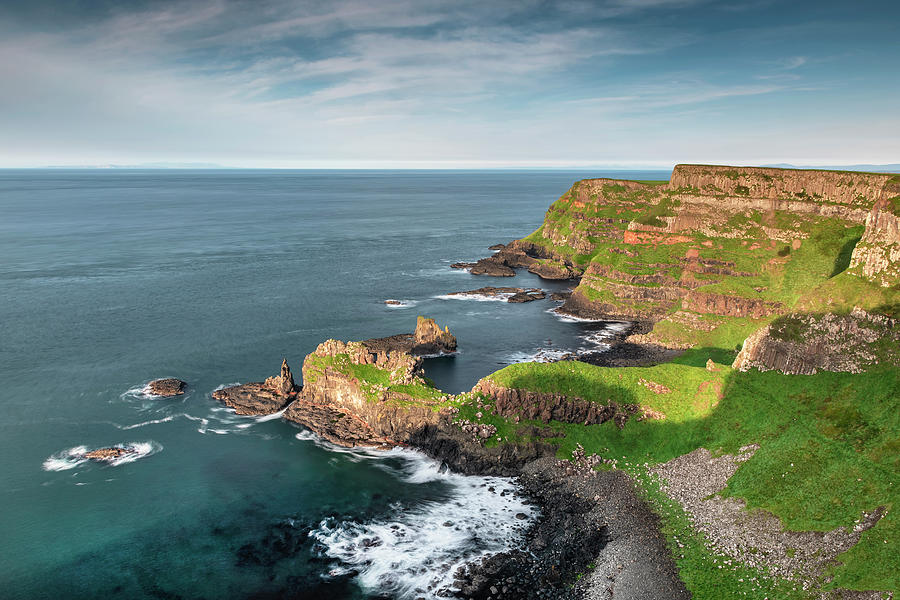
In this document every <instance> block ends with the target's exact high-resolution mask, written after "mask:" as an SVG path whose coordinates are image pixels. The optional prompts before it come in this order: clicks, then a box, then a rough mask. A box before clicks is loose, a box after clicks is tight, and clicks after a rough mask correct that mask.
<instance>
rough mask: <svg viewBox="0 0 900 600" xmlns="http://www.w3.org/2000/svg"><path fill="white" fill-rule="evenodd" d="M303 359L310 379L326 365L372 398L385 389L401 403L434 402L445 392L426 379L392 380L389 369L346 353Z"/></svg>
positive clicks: (314, 377)
mask: <svg viewBox="0 0 900 600" xmlns="http://www.w3.org/2000/svg"><path fill="white" fill-rule="evenodd" d="M306 360H307V362H306V363H305V366H306V369H305V370H304V376H305V377H306V379H307V380H308V381H309V382H310V383H313V382H315V381H316V378H317V377H318V375H319V374H321V373H324V372H325V369H332V370H334V371H337V372H339V373H343V374H345V375H347V376H348V377H350V378H353V379H356V380H357V381H358V383H359V386H360V389H361V390H362V392H363V393H364V394H365V396H366V399H367V400H369V401H370V402H375V401H377V400H379V399H380V398H382V397H383V395H384V393H386V394H387V395H388V397H389V398H390V399H391V400H392V401H396V402H401V403H404V402H405V403H415V402H416V401H427V402H429V403H435V402H438V401H440V400H441V398H442V397H444V396H446V394H444V393H443V392H442V391H441V390H439V389H437V388H435V387H434V386H433V385H430V382H429V381H427V380H417V381H413V382H412V383H394V382H393V381H392V380H391V372H390V371H388V370H386V369H380V368H378V367H376V366H375V365H361V364H357V363H355V362H353V361H352V360H351V358H350V356H349V355H348V354H336V355H335V356H318V355H315V354H310V355H309V356H308V357H307V359H306Z"/></svg>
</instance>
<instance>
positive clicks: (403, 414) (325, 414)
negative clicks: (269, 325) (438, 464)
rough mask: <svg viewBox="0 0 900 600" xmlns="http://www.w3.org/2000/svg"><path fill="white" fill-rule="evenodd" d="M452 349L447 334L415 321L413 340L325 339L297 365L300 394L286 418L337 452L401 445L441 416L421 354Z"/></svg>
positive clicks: (429, 323)
mask: <svg viewBox="0 0 900 600" xmlns="http://www.w3.org/2000/svg"><path fill="white" fill-rule="evenodd" d="M455 350H456V338H455V337H454V336H453V335H452V334H451V333H450V331H449V329H448V328H446V327H445V328H444V329H441V328H440V327H438V325H437V324H436V323H435V321H434V319H429V318H426V317H421V316H420V317H419V318H418V319H417V323H416V331H415V332H414V333H411V334H400V335H395V336H390V337H385V338H374V339H370V340H365V341H362V342H342V341H339V340H326V341H325V342H322V343H321V344H319V346H318V347H317V348H316V350H315V352H313V353H312V354H309V355H308V356H307V357H306V359H305V360H304V361H303V382H304V387H303V393H302V395H301V396H300V397H299V398H297V400H296V401H295V402H294V403H293V404H291V406H290V407H288V409H287V410H286V411H285V414H284V418H285V419H287V420H289V421H293V422H295V423H297V424H299V425H302V426H304V427H307V428H309V429H311V430H312V431H314V432H316V433H317V434H318V435H320V436H322V437H324V438H325V439H327V440H328V441H330V442H332V443H335V444H338V445H341V446H393V445H398V444H406V443H408V440H409V438H410V436H411V435H413V434H414V433H415V432H417V431H420V430H421V429H423V428H424V427H426V426H428V425H435V424H437V423H438V422H439V420H440V418H441V416H442V415H446V414H447V413H446V411H443V412H442V411H440V410H438V406H437V405H438V404H439V403H440V399H441V398H443V399H446V397H444V396H442V395H441V394H440V392H439V391H437V390H434V388H431V387H430V386H429V385H428V384H427V383H426V382H425V380H424V379H423V377H422V356H423V355H430V354H442V353H447V352H453V351H455ZM397 386H399V387H397ZM413 389H417V390H419V391H420V395H418V396H416V395H413V391H412V390H413ZM398 390H402V391H398Z"/></svg>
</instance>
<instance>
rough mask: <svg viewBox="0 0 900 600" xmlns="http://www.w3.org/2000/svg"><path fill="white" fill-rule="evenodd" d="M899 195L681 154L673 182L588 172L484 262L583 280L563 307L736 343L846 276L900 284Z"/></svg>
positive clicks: (883, 182) (885, 188) (661, 332)
mask: <svg viewBox="0 0 900 600" xmlns="http://www.w3.org/2000/svg"><path fill="white" fill-rule="evenodd" d="M896 206H900V178H898V176H894V175H890V174H877V173H855V172H840V171H816V170H796V169H769V168H752V167H726V166H708V165H678V166H676V167H675V169H674V171H673V173H672V177H671V179H670V181H668V182H658V183H656V182H649V183H642V182H635V181H619V180H612V179H587V180H583V181H579V182H576V183H575V184H574V185H573V186H572V187H571V188H570V189H569V190H568V191H567V192H566V193H565V194H563V196H562V197H560V198H559V200H557V201H556V202H554V203H553V205H552V206H550V208H549V209H548V211H547V213H546V215H545V218H544V222H543V224H542V225H541V227H540V228H539V229H538V230H537V231H535V232H534V233H532V234H531V235H529V236H527V237H526V238H523V239H521V240H516V241H514V242H512V243H510V244H508V245H507V246H505V247H504V248H503V249H501V250H500V251H499V252H497V254H495V255H494V256H493V257H489V258H488V259H484V261H481V262H483V264H493V265H499V266H500V267H501V268H504V269H508V270H509V271H510V272H514V269H516V268H527V269H528V270H529V271H531V272H534V273H537V274H539V275H542V276H545V275H546V276H548V277H550V278H572V279H576V280H577V281H578V285H577V287H576V288H575V291H574V293H573V294H572V295H571V297H570V298H569V299H567V300H566V301H565V303H564V304H563V305H562V306H561V307H560V309H559V310H560V311H561V312H564V313H569V314H572V315H575V316H579V317H584V318H591V319H610V320H631V321H638V322H643V323H646V325H645V329H650V328H651V327H652V329H653V331H652V332H651V334H650V335H649V336H648V337H647V338H646V341H652V342H656V343H661V344H664V345H669V346H672V347H689V346H691V345H693V344H695V343H697V342H698V341H699V340H700V339H705V338H709V337H710V336H715V335H716V332H715V330H717V329H721V330H722V331H724V328H730V329H731V332H730V335H731V339H732V341H733V343H734V344H737V343H739V342H740V341H741V340H742V339H743V337H745V335H746V334H749V333H750V332H752V331H754V330H755V329H758V328H759V327H761V326H764V325H765V324H767V323H768V322H769V321H771V320H772V319H774V318H776V317H778V316H780V315H786V314H788V313H790V312H791V311H792V309H793V308H794V307H795V305H796V304H797V302H798V301H799V300H800V299H801V298H802V297H804V296H805V295H807V294H810V293H811V292H812V291H813V290H815V289H817V287H818V286H821V285H822V284H825V283H826V282H828V281H829V280H831V279H832V278H834V277H835V276H837V275H839V274H841V273H845V272H846V273H848V274H849V275H852V276H853V277H856V278H859V279H860V280H862V281H863V282H871V283H876V284H878V285H880V286H882V287H890V286H892V285H894V284H896V283H897V281H898V280H900V279H898V272H900V266H898V259H900V234H898V222H900V220H898V217H897V214H896V213H897V212H898V211H897V209H895V208H894V207H896ZM485 261H486V262H485ZM473 272H475V271H474V270H473ZM841 281H843V279H842V280H841ZM851 285H856V284H851ZM851 306H852V305H851ZM861 307H862V308H865V309H870V310H873V309H875V306H874V305H867V304H865V303H863V304H862V305H861ZM849 308H850V307H848V308H847V310H849ZM654 324H656V326H655V327H653V325H654ZM734 324H737V325H738V326H737V327H735V326H733V325H734ZM711 332H712V333H711Z"/></svg>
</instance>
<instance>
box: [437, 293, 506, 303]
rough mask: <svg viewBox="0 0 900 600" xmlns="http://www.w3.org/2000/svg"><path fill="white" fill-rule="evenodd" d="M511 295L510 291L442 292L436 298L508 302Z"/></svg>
mask: <svg viewBox="0 0 900 600" xmlns="http://www.w3.org/2000/svg"><path fill="white" fill-rule="evenodd" d="M510 296H512V294H510V293H501V294H497V295H491V296H488V295H486V294H442V295H440V296H435V298H436V299H438V300H471V301H473V302H506V301H507V300H508V299H509V297H510Z"/></svg>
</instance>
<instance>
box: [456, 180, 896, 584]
mask: <svg viewBox="0 0 900 600" xmlns="http://www.w3.org/2000/svg"><path fill="white" fill-rule="evenodd" d="M719 173H720V174H724V175H725V176H726V177H732V178H733V179H737V178H738V177H740V172H739V170H738V169H730V170H727V171H725V172H722V171H720V172H719ZM786 173H789V171H786ZM776 177H777V175H776ZM763 178H764V179H767V177H763ZM768 179H771V177H768ZM895 180H896V181H893V180H892V183H890V184H889V185H897V186H900V176H897V177H895ZM641 183H648V184H649V183H651V182H641ZM663 183H665V182H657V183H656V184H654V185H653V187H647V188H636V189H629V186H628V185H625V184H619V183H614V182H608V181H606V182H594V183H590V182H579V183H577V184H576V185H574V186H573V187H572V189H571V190H570V191H569V192H567V194H565V195H563V197H562V198H561V199H560V200H559V201H558V202H557V203H555V204H554V205H553V206H552V207H551V208H550V210H548V212H547V217H546V219H545V222H544V224H543V225H542V227H541V228H540V229H538V230H537V231H536V232H534V233H533V234H532V235H531V236H529V237H528V238H526V239H528V240H529V241H533V242H535V243H537V244H540V245H543V246H545V247H546V248H548V249H550V250H552V251H554V252H556V253H558V254H560V255H562V256H565V257H570V258H572V259H573V260H575V261H576V262H578V264H581V265H590V264H591V263H593V264H595V265H602V267H603V270H602V273H603V275H593V274H592V275H591V276H589V277H585V278H584V279H583V280H582V282H581V284H580V286H579V288H578V289H579V291H580V292H582V293H583V294H584V295H585V296H586V297H587V298H589V299H591V300H593V301H595V302H602V303H605V304H609V305H612V306H614V307H616V308H617V309H621V310H631V311H649V310H660V309H661V307H662V306H666V307H667V308H666V310H667V311H668V312H667V314H664V315H663V317H664V318H663V320H661V321H659V322H657V323H656V325H655V327H654V329H653V332H652V335H653V337H654V338H655V339H657V340H659V341H661V342H664V343H669V344H672V345H677V346H679V347H691V348H692V349H691V350H688V351H687V352H685V353H684V354H682V355H681V356H679V357H678V358H676V359H675V360H673V361H671V362H669V363H666V364H662V365H657V366H654V367H631V368H617V369H610V368H600V367H594V366H591V365H587V364H584V363H579V362H561V363H551V364H519V365H511V366H509V367H507V368H505V369H502V370H500V371H498V372H496V373H494V374H492V375H491V376H490V377H491V379H493V380H494V381H495V382H497V383H498V384H500V385H504V386H507V387H511V388H522V389H528V390H534V391H539V392H545V393H555V394H564V395H567V396H576V397H580V398H584V399H586V400H590V401H593V402H598V403H603V404H608V403H610V402H615V403H617V404H632V403H633V404H639V405H641V406H642V407H645V408H647V409H652V411H654V412H657V413H662V414H664V415H665V418H664V419H662V420H642V421H637V420H636V419H632V420H631V421H629V423H628V424H627V425H626V426H625V427H624V429H619V428H617V427H616V426H615V425H614V424H613V423H605V424H602V425H590V426H584V425H578V424H564V423H556V422H554V423H551V424H550V426H551V427H553V428H554V429H555V430H556V431H558V432H559V438H558V439H556V443H557V445H558V451H559V456H561V457H569V456H571V452H572V451H573V450H574V449H575V448H576V447H577V445H579V444H580V445H582V446H583V447H584V448H585V449H586V450H587V451H588V452H589V453H590V452H596V453H598V454H600V455H602V456H603V457H604V458H610V459H615V460H616V461H617V462H618V464H619V465H620V467H621V468H625V469H626V470H628V471H629V472H630V473H631V474H632V475H633V476H634V478H635V479H636V481H637V482H638V483H639V484H640V487H641V490H642V493H644V494H645V497H646V498H647V499H648V501H649V502H650V503H651V504H652V505H653V506H654V508H655V509H656V510H657V512H659V514H660V515H661V516H662V519H663V529H664V532H665V533H666V535H667V538H668V539H669V541H670V545H671V547H672V550H673V554H674V555H675V558H676V561H677V562H678V565H679V569H680V575H681V577H682V578H683V579H684V581H685V582H686V584H687V585H688V587H689V589H690V590H691V591H692V593H693V594H694V597H696V598H731V597H735V598H736V597H758V598H762V597H766V596H767V597H769V598H793V597H806V596H805V594H804V593H803V592H798V591H797V590H794V589H793V585H786V584H784V582H779V581H777V580H772V579H771V578H766V577H765V576H764V575H763V574H760V573H756V572H753V570H752V569H748V568H746V567H742V566H740V565H738V566H734V565H728V566H727V568H726V566H725V564H724V563H723V560H722V557H718V556H716V555H715V554H714V553H711V552H710V551H709V550H708V548H707V545H706V543H705V542H706V540H704V539H703V538H702V536H700V535H699V534H697V533H696V532H695V531H693V529H692V527H691V525H690V523H689V521H688V519H687V516H686V515H685V514H684V512H683V510H681V508H680V507H679V506H678V505H677V504H675V503H672V502H671V501H669V500H668V499H667V498H666V497H665V496H664V495H663V494H662V493H661V492H660V491H659V488H658V486H657V485H656V484H655V483H654V482H653V481H652V478H649V476H647V474H646V469H645V467H644V465H645V464H649V465H653V464H657V463H660V462H665V461H668V460H671V459H673V458H675V457H677V456H680V455H683V454H686V453H688V452H691V451H693V450H695V449H696V448H699V447H704V448H708V449H709V450H710V451H712V452H713V453H734V452H736V451H737V450H738V448H740V447H741V446H744V445H747V444H750V443H756V444H759V445H760V449H759V450H758V451H757V452H756V454H755V455H754V456H753V458H752V459H750V460H749V461H747V462H745V463H743V464H742V465H741V466H740V468H739V469H738V471H737V472H736V474H735V475H734V476H733V477H732V478H731V480H730V481H729V483H728V485H727V487H726V489H725V490H724V491H723V492H722V493H723V494H724V495H727V496H734V497H738V498H742V499H743V500H744V501H745V502H746V503H747V506H748V508H749V509H751V510H757V509H758V510H765V511H769V512H770V513H772V514H773V515H775V516H777V517H778V518H779V519H781V521H782V523H783V525H784V527H785V528H787V529H789V530H797V531H806V530H815V531H828V530H832V529H834V528H838V527H852V526H853V524H854V521H855V520H856V519H857V518H859V517H860V515H861V514H862V513H863V511H866V512H871V511H873V510H875V509H876V508H878V507H886V508H887V510H888V512H887V515H886V516H885V517H884V518H883V519H882V520H881V521H880V522H879V523H878V524H877V525H876V526H875V527H874V528H873V529H871V530H870V531H868V532H866V533H865V534H864V535H863V536H862V539H861V541H860V542H859V544H857V545H856V546H854V547H853V548H851V549H850V550H849V551H847V552H845V553H844V554H843V555H841V556H840V557H839V561H840V562H839V564H836V565H834V566H833V567H832V568H831V570H830V571H829V573H827V575H828V577H831V578H833V580H831V581H826V580H822V581H819V582H815V584H814V587H815V586H822V589H830V588H835V587H846V588H850V589H859V590H863V589H876V590H884V591H888V590H889V591H893V592H894V593H900V576H898V572H900V564H898V561H897V559H896V558H895V557H894V554H895V553H896V549H897V548H898V547H900V521H898V519H897V518H896V517H895V516H894V513H893V511H894V508H895V507H900V504H898V499H900V496H898V489H900V410H898V409H900V406H898V399H900V372H898V370H897V369H896V368H895V367H892V366H889V365H888V364H885V363H884V361H882V366H878V367H875V368H874V369H872V370H870V371H869V372H867V373H862V374H848V373H827V372H823V373H818V374H817V375H814V376H792V375H784V374H781V373H778V372H765V373H763V372H759V371H756V370H752V371H749V372H746V373H741V372H736V371H733V370H732V369H731V367H730V364H731V363H732V361H733V360H734V357H735V354H736V352H737V350H739V348H740V346H741V344H742V342H743V340H744V339H746V338H747V337H748V336H749V335H750V334H751V333H753V332H754V331H756V330H758V329H759V328H760V327H762V326H764V325H766V324H768V323H770V322H772V321H773V320H774V321H775V326H776V328H777V329H778V331H779V335H780V336H781V337H782V338H785V339H788V340H794V341H803V337H804V335H805V329H804V328H805V325H804V324H803V323H802V322H801V321H800V320H799V319H796V318H794V317H779V316H778V315H772V316H769V317H765V318H761V319H749V318H734V317H725V316H716V315H703V314H687V315H685V314H675V313H676V311H678V310H680V307H679V304H678V303H677V302H676V303H675V304H674V306H670V305H669V304H663V303H660V302H657V301H652V300H650V301H633V300H629V299H625V298H619V297H617V296H616V293H615V292H614V291H613V290H614V284H615V283H616V282H627V280H628V279H629V277H630V276H647V275H657V274H665V275H667V276H669V277H672V278H674V279H678V278H680V277H683V276H689V277H692V278H693V279H694V280H696V281H700V282H701V283H702V285H700V286H699V287H698V288H697V289H698V290H699V291H702V292H711V293H717V294H726V295H729V296H736V297H740V298H749V299H758V300H763V301H765V302H770V303H778V304H779V305H780V306H781V307H782V308H781V311H782V312H784V313H789V312H800V313H815V314H820V313H826V312H837V313H847V312H849V311H850V310H852V309H853V307H861V308H863V309H866V310H869V311H871V312H879V313H882V314H886V315H889V316H900V283H898V284H895V285H894V286H892V287H882V286H879V285H877V284H875V283H872V282H869V281H867V280H865V279H863V278H861V277H859V276H857V274H855V273H854V272H853V271H854V269H849V264H850V259H851V256H852V253H853V250H854V248H855V247H856V245H857V244H858V243H859V241H860V239H861V236H862V233H863V231H864V226H863V225H861V224H858V223H853V222H848V221H844V220H842V219H837V218H825V217H819V216H815V215H809V214H794V213H790V212H786V211H772V212H768V213H763V212H754V211H747V212H744V213H738V214H734V215H731V216H729V217H727V220H726V221H725V223H724V224H721V225H720V226H717V227H719V229H717V230H716V232H715V233H716V237H708V236H707V235H705V234H703V233H702V232H698V231H694V232H690V231H688V232H679V235H687V236H689V237H691V238H692V239H691V241H690V242H684V243H677V244H671V245H667V244H636V245H625V244H623V243H622V242H621V236H622V235H624V231H625V229H626V228H627V226H628V222H629V221H632V220H637V221H638V222H640V223H643V224H646V225H655V226H662V225H664V224H665V222H664V221H663V219H662V217H666V216H671V215H674V214H676V212H677V206H676V205H675V204H674V201H673V199H674V196H675V195H676V194H679V193H694V194H701V193H707V194H709V193H717V192H716V191H715V190H711V191H707V192H701V191H700V190H675V191H671V190H667V189H665V188H664V187H662V184H663ZM587 185H591V186H592V187H590V188H585V187H583V186H587ZM898 191H900V187H898ZM736 193H737V194H738V195H749V193H750V190H749V188H748V187H746V186H744V187H740V188H738V189H736ZM891 193H892V194H895V193H897V192H893V191H892V192H891ZM588 194H590V196H589V197H590V200H591V201H590V203H588V204H586V205H585V206H584V207H579V208H578V209H573V208H572V204H571V202H572V201H573V200H576V199H580V200H586V199H587V197H588ZM791 197H792V198H796V197H802V198H803V199H805V200H809V201H816V202H818V203H820V204H833V203H830V202H829V201H828V200H827V199H822V198H819V197H817V196H815V195H813V196H809V195H807V194H805V192H801V193H798V194H792V195H791ZM863 200H864V199H863ZM889 210H891V211H893V212H894V213H895V214H898V212H900V196H897V198H892V199H891V203H890V204H889ZM769 228H776V229H779V230H780V231H781V233H780V234H773V239H770V238H769V236H768V234H767V233H766V231H769ZM711 235H712V234H711ZM550 238H553V239H555V240H557V241H558V242H559V241H560V240H568V241H569V242H571V243H573V244H575V242H578V243H577V244H576V245H578V246H579V248H580V250H579V251H576V250H575V248H573V247H572V246H569V245H567V244H565V243H563V244H554V243H553V242H551V240H550ZM584 240H589V241H590V242H591V244H592V247H591V248H590V250H587V251H586V250H585V249H584V248H582V247H581V246H582V242H583V241H584ZM797 241H799V247H797V246H798V244H797V243H796V242H797ZM751 247H752V248H753V250H751V249H750V248H751ZM691 248H699V250H700V256H701V258H702V259H704V260H707V261H710V260H711V261H721V262H722V263H726V264H725V265H717V267H725V268H730V269H732V270H733V271H735V272H737V273H735V274H727V273H685V261H684V260H683V259H684V257H685V255H686V253H687V251H688V250H689V249H691ZM611 250H625V251H627V254H626V253H625V252H612V251H611ZM710 264H712V263H710ZM630 285H636V286H637V287H638V288H639V287H641V285H643V287H646V288H648V289H651V288H653V289H658V288H660V287H661V284H659V283H657V282H653V283H650V282H647V283H645V284H634V283H632V284H630ZM648 293H649V292H648ZM624 314H627V313H624ZM685 317H687V318H685ZM698 323H699V325H700V326H695V325H696V324H698ZM707 330H708V331H707ZM873 348H874V347H873ZM887 350H890V351H891V352H894V351H895V350H896V348H888V349H885V348H874V349H873V351H875V352H876V353H877V354H878V355H879V356H882V355H885V356H886V355H887V353H886V351H887ZM882 351H885V353H883V352H882ZM707 359H712V360H713V361H714V362H715V363H716V369H715V370H713V371H707V370H706V368H705V365H706V361H707ZM646 382H653V383H656V384H660V385H663V386H665V387H666V388H668V389H669V392H667V393H661V394H657V393H655V392H653V391H652V390H651V389H650V388H648V387H647V386H646V385H644V383H646ZM483 402H486V403H487V404H488V405H490V399H483ZM477 412H479V411H478V410H477V409H476V408H475V407H474V406H473V405H470V404H467V403H466V402H462V403H461V407H460V417H461V418H467V419H469V420H473V421H481V422H487V423H491V424H492V425H494V426H495V427H497V429H498V434H497V435H498V436H499V437H500V438H501V439H502V440H508V441H519V440H522V439H523V437H522V436H523V435H524V433H523V432H527V429H523V427H525V426H526V424H523V423H520V424H514V423H512V422H510V421H507V420H505V419H502V418H500V417H497V416H495V415H492V414H490V413H489V411H481V412H482V417H480V418H479V417H477ZM488 443H490V444H494V443H497V442H496V438H494V439H492V440H490V441H489V442H488Z"/></svg>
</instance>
